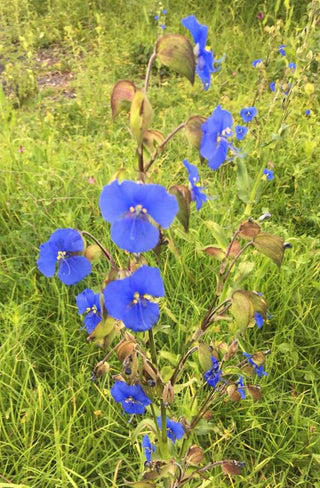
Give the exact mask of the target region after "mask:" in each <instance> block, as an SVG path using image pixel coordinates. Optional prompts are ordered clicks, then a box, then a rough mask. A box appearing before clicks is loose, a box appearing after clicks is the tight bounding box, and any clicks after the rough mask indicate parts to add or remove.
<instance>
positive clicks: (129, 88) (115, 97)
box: [111, 80, 137, 118]
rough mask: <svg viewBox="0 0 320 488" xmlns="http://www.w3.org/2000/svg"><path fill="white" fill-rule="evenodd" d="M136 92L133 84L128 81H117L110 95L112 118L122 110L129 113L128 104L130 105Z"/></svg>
mask: <svg viewBox="0 0 320 488" xmlns="http://www.w3.org/2000/svg"><path fill="white" fill-rule="evenodd" d="M136 90H137V89H136V87H135V85H134V83H132V81H130V80H119V81H117V83H116V84H115V85H114V87H113V90H112V94H111V110H112V117H113V118H114V117H116V116H117V115H118V114H119V112H121V110H122V109H124V108H126V109H128V111H129V108H130V105H129V104H130V103H131V101H132V99H133V97H134V94H135V92H136Z"/></svg>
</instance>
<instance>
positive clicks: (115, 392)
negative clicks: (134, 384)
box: [110, 381, 130, 402]
mask: <svg viewBox="0 0 320 488" xmlns="http://www.w3.org/2000/svg"><path fill="white" fill-rule="evenodd" d="M128 387H129V385H127V383H125V382H124V381H116V382H115V384H114V385H113V387H112V388H111V389H110V393H111V395H112V396H113V398H114V400H115V401H116V402H122V401H123V400H125V399H126V398H128V397H129V396H130V392H129V391H128Z"/></svg>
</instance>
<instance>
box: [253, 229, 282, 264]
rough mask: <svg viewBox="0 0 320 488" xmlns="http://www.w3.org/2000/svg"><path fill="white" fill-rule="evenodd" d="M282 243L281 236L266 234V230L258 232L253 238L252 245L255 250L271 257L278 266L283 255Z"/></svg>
mask: <svg viewBox="0 0 320 488" xmlns="http://www.w3.org/2000/svg"><path fill="white" fill-rule="evenodd" d="M283 244H284V242H283V240H282V239H281V237H279V236H274V235H272V234H268V233H267V232H260V234H258V235H257V236H256V237H255V238H254V245H255V247H256V248H257V250H258V251H260V252H261V253H262V254H264V255H265V256H267V257H268V258H270V259H272V261H273V262H274V263H276V265H277V266H278V267H279V268H280V266H281V263H282V261H283V256H284V247H283Z"/></svg>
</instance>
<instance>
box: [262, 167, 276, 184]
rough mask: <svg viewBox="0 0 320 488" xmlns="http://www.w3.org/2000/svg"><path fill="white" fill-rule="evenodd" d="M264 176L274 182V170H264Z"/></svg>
mask: <svg viewBox="0 0 320 488" xmlns="http://www.w3.org/2000/svg"><path fill="white" fill-rule="evenodd" d="M263 174H264V175H265V176H266V178H267V180H269V181H270V180H273V178H274V174H273V171H272V169H268V168H264V170H263Z"/></svg>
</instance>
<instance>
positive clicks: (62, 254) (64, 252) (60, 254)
mask: <svg viewBox="0 0 320 488" xmlns="http://www.w3.org/2000/svg"><path fill="white" fill-rule="evenodd" d="M66 254H67V253H66V251H58V255H57V260H58V261H60V260H61V259H64V258H65V257H66Z"/></svg>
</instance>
